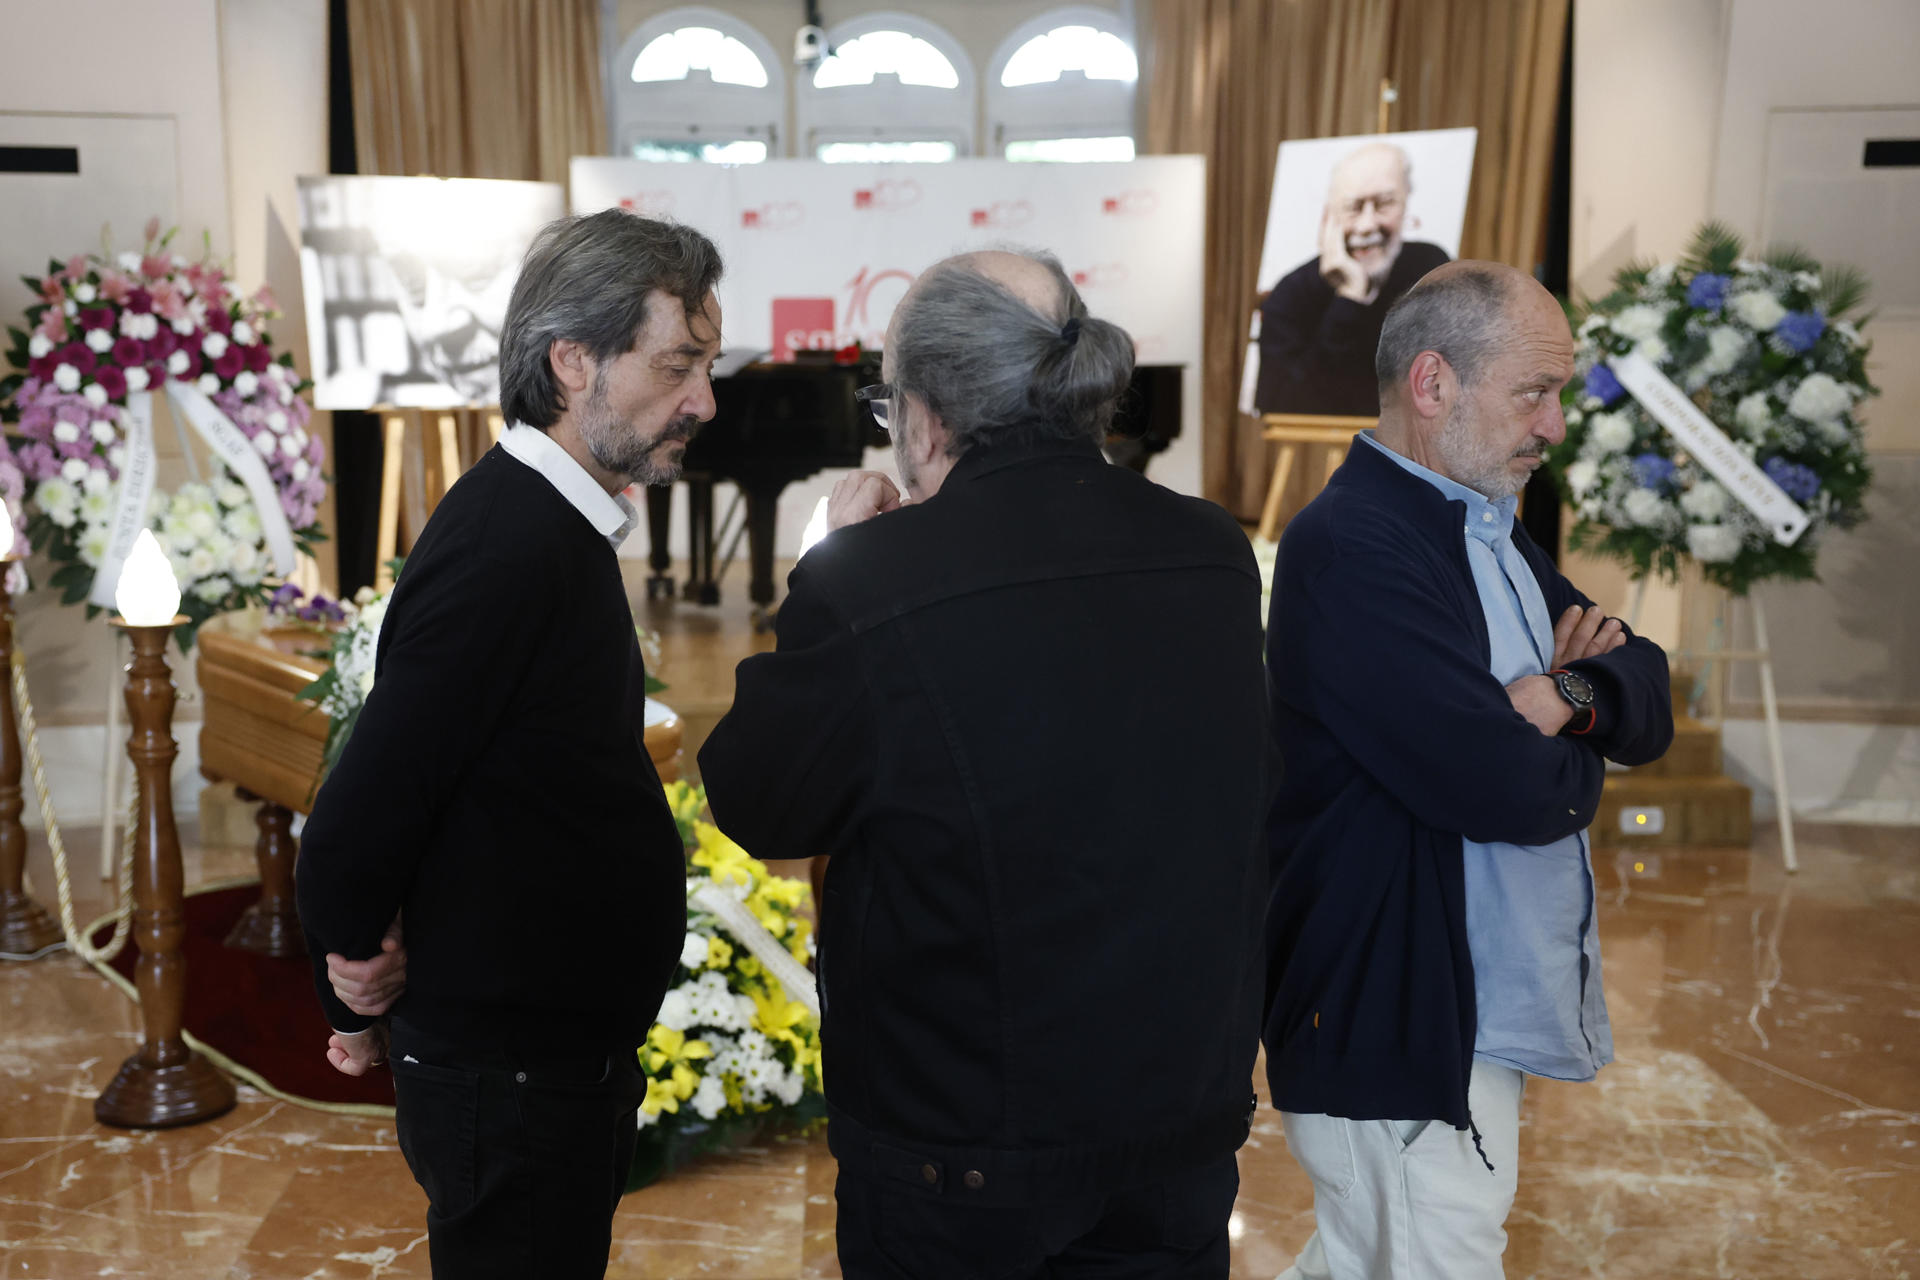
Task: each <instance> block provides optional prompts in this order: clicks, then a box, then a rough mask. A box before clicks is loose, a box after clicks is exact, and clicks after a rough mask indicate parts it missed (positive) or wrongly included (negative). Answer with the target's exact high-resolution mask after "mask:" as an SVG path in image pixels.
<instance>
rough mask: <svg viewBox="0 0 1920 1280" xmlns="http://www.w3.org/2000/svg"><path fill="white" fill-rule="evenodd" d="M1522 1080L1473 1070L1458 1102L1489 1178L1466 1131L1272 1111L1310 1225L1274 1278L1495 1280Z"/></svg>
mask: <svg viewBox="0 0 1920 1280" xmlns="http://www.w3.org/2000/svg"><path fill="white" fill-rule="evenodd" d="M1525 1079H1526V1077H1525V1076H1523V1075H1522V1074H1521V1073H1520V1072H1518V1071H1515V1070H1513V1069H1512V1068H1511V1067H1500V1066H1492V1065H1489V1064H1488V1063H1484V1062H1475V1063H1474V1064H1473V1074H1472V1076H1471V1077H1470V1078H1469V1081H1468V1087H1467V1104H1468V1107H1469V1108H1470V1109H1471V1110H1472V1112H1473V1119H1474V1123H1475V1124H1477V1125H1478V1126H1479V1128H1480V1138H1481V1144H1482V1145H1483V1146H1484V1147H1485V1148H1486V1152H1487V1159H1488V1160H1491V1161H1492V1162H1493V1170H1492V1172H1488V1170H1487V1166H1486V1163H1485V1162H1484V1161H1482V1160H1481V1159H1480V1153H1479V1152H1478V1151H1476V1150H1474V1145H1473V1135H1472V1134H1471V1133H1463V1132H1461V1131H1460V1130H1458V1129H1454V1128H1451V1127H1449V1126H1448V1125H1446V1124H1445V1123H1443V1122H1441V1121H1438V1120H1432V1121H1426V1120H1343V1119H1341V1118H1340V1117H1338V1116H1323V1115H1301V1114H1298V1113H1295V1112H1291V1111H1288V1112H1284V1113H1282V1117H1281V1118H1282V1120H1283V1122H1284V1123H1285V1125H1286V1130H1287V1145H1288V1147H1289V1148H1291V1149H1292V1151H1293V1158H1294V1159H1295V1160H1297V1161H1299V1163H1300V1167H1301V1168H1302V1169H1304V1170H1306V1172H1307V1176H1308V1177H1309V1178H1312V1179H1313V1216H1314V1225H1315V1227H1316V1230H1315V1231H1314V1234H1313V1236H1312V1237H1311V1238H1310V1239H1309V1240H1308V1241H1307V1244H1306V1247H1305V1248H1304V1249H1302V1250H1301V1251H1300V1256H1299V1257H1297V1258H1295V1259H1294V1261H1293V1265H1292V1266H1290V1267H1288V1268H1287V1269H1286V1270H1285V1271H1283V1272H1281V1273H1280V1277H1279V1280H1500V1277H1501V1276H1502V1274H1503V1272H1502V1270H1501V1265H1500V1256H1501V1255H1502V1254H1503V1253H1505V1252H1506V1248H1507V1230H1506V1221H1507V1211H1508V1210H1509V1209H1511V1208H1513V1192H1514V1187H1515V1185H1516V1181H1517V1177H1516V1175H1517V1165H1518V1163H1519V1157H1520V1093H1521V1088H1522V1086H1523V1084H1524V1083H1525Z"/></svg>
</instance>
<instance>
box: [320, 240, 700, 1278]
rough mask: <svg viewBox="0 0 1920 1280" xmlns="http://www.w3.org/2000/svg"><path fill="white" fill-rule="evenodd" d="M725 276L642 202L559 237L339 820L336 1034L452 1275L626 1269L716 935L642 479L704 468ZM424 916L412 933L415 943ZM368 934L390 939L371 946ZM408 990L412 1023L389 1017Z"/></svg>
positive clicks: (324, 812) (406, 1012) (383, 665)
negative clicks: (388, 1118) (645, 565)
mask: <svg viewBox="0 0 1920 1280" xmlns="http://www.w3.org/2000/svg"><path fill="white" fill-rule="evenodd" d="M719 275H720V260H719V256H718V254H717V253H716V252H715V250H714V247H713V245H712V244H711V243H710V242H709V241H708V240H707V239H706V237H704V236H702V235H700V234H699V233H698V232H696V231H693V230H691V229H689V228H686V227H679V226H673V225H669V224H666V223H662V222H655V221H651V220H649V219H645V218H639V217H636V216H634V215H632V214H629V213H625V212H621V211H618V210H615V211H610V212H607V213H600V214H595V215H593V216H591V217H577V218H568V219H563V220H561V221H559V222H556V223H553V224H551V225H550V226H548V227H547V228H546V229H544V230H543V231H542V232H541V233H540V235H539V236H538V237H537V238H536V240H535V241H534V244H533V247H532V248H531V249H530V250H529V251H528V254H527V259H526V262H525V265H524V266H523V268H522V270H521V274H520V278H519V281H518V283H517V284H516V285H515V287H514V291H513V299H512V302H511V303H510V304H509V307H508V312H507V320H506V326H505V331H504V334H503V338H502V342H501V349H500V374H501V377H500V384H501V409H502V411H503V412H504V414H505V416H506V417H507V419H508V421H509V423H510V425H509V427H508V429H507V432H506V434H505V436H504V437H503V438H502V440H501V442H500V445H499V447H497V448H495V449H493V450H492V451H490V452H489V453H488V454H487V455H486V456H485V457H483V458H481V459H480V461H479V462H478V463H477V464H475V466H474V468H473V469H472V470H471V471H469V472H468V473H467V474H466V475H465V476H463V477H462V478H461V479H460V481H459V483H457V484H455V485H454V486H453V488H452V489H451V490H450V491H449V492H448V494H447V496H446V498H445V499H444V500H443V501H442V502H441V504H440V506H439V508H438V509H437V510H436V511H435V512H434V515H433V519H432V520H430V521H429V522H428V524H427V527H426V529H425V530H424V531H423V532H422V533H421V536H420V539H419V541H418V542H417V543H416V544H415V546H414V549H413V552H412V554H411V556H410V557H409V558H408V561H407V567H406V571H405V573H404V574H403V575H402V578H401V581H400V584H399V586H398V587H397V588H396V589H395V591H394V593H393V598H392V601H391V604H390V606H389V608H388V610H387V615H386V618H385V621H384V623H383V624H382V627H381V634H380V641H379V658H378V666H377V672H378V678H377V680H376V682H375V684H374V686H373V690H372V692H371V693H370V694H369V695H368V697H367V701H366V705H365V707H364V708H363V709H362V711H361V713H360V719H359V723H358V725H357V727H356V729H355V731H354V735H353V738H352V740H351V741H350V742H349V743H348V744H347V748H346V751H345V753H344V754H343V755H342V756H341V758H340V761H339V763H338V765H336V766H335V768H334V770H333V772H332V773H331V774H330V775H329V777H328V778H327V781H326V784H325V785H324V786H323V787H322V788H321V790H320V794H319V796H318V798H317V800H316V802H315V805H314V810H313V815H312V817H311V818H310V819H309V820H308V822H307V826H306V831H305V836H304V840H303V843H302V848H301V855H300V862H299V870H298V887H299V903H300V918H301V922H302V924H303V925H304V927H305V929H306V932H307V941H308V948H309V950H310V951H311V953H312V955H313V957H314V965H315V977H316V982H317V986H318V988H319V992H320V1000H321V1003H322V1004H323V1005H324V1006H325V1008H326V1011H327V1016H328V1018H329V1020H330V1021H331V1023H332V1025H333V1027H334V1029H335V1035H334V1036H333V1038H332V1040H331V1041H330V1042H329V1046H328V1056H329V1057H330V1058H331V1059H332V1061H333V1063H334V1065H335V1066H336V1067H338V1068H339V1069H340V1070H342V1071H344V1072H346V1073H348V1074H350V1075H359V1074H361V1073H362V1072H364V1071H366V1070H367V1069H368V1068H369V1067H370V1066H373V1065H375V1064H377V1063H379V1062H380V1061H382V1060H383V1059H384V1058H385V1057H386V1056H387V1055H388V1054H389V1053H390V1054H391V1060H392V1067H393V1073H394V1094H395V1101H396V1105H397V1107H398V1112H399V1115H398V1132H399V1140H400V1148H401V1150H402V1151H403V1152H404V1153H405V1155H406V1158H407V1163H408V1165H409V1166H410V1167H411V1168H412V1170H413V1174H414V1177H415V1178H416V1179H418V1180H419V1183H420V1185H421V1187H422V1188H423V1189H424V1190H425V1191H426V1193H427V1198H428V1201H429V1207H428V1210H427V1230H428V1238H429V1245H430V1248H431V1251H432V1258H433V1269H434V1274H435V1275H436V1276H457V1277H461V1278H462V1280H465V1278H466V1277H479V1276H501V1277H516V1278H524V1277H530V1276H541V1277H579V1276H600V1275H602V1274H604V1272H605V1270H606V1265H607V1254H608V1248H609V1244H610V1241H611V1232H612V1221H613V1210H614V1207H615V1206H616V1205H617V1204H618V1202H619V1197H620V1193H621V1191H622V1190H623V1189H624V1187H625V1185H626V1177H627V1166H628V1165H629V1164H630V1163H631V1161H632V1156H633V1147H634V1142H635V1136H636V1127H635V1111H636V1110H637V1108H638V1106H639V1103H640V1100H641V1098H642V1096H643V1095H644V1091H645V1087H644V1081H643V1079H642V1077H641V1075H640V1071H639V1064H638V1061H637V1059H636V1057H635V1050H636V1048H637V1046H638V1045H639V1044H640V1043H641V1042H642V1041H643V1040H644V1039H645V1038H646V1034H647V1029H648V1027H649V1025H650V1024H651V1023H652V1021H653V1016H654V1013H655V1012H656V1010H657V1009H658V1008H659V1005H660V999H661V996H662V995H663V994H664V993H665V991H666V987H667V984H668V982H669V981H670V979H671V978H672V975H673V969H674V965H675V963H676V962H677V959H678V957H679V953H680V946H681V942H682V939H683V936H684V934H685V930H686V915H685V912H686V901H685V879H684V876H685V864H684V861H683V854H682V848H681V844H680V839H679V836H678V834H677V832H676V829H675V826H674V822H673V817H672V814H671V813H670V812H669V811H668V809H667V804H666V797H665V795H664V794H663V792H662V790H661V786H660V779H659V776H658V775H657V774H656V773H655V771H654V768H653V765H652V763H651V761H650V759H649V758H648V755H647V752H646V750H645V747H644V744H643V742H642V731H643V719H644V705H645V694H644V672H643V670H642V667H641V658H640V651H639V647H638V645H637V644H636V642H635V637H634V629H633V616H632V613H631V611H630V609H629V606H628V603H627V597H626V591H625V588H624V586H623V584H622V581H621V577H620V569H619V564H618V562H617V559H616V556H615V548H616V547H617V546H618V545H619V543H620V542H621V541H622V540H623V539H624V538H625V537H626V535H627V533H628V532H629V531H631V529H632V528H633V525H634V523H635V516H634V512H633V508H632V507H631V506H630V505H629V504H628V503H627V501H626V500H625V499H624V498H623V497H621V496H620V491H621V490H622V489H624V488H625V487H626V486H627V485H628V484H629V483H631V482H634V481H641V482H647V483H664V482H666V481H669V480H671V479H673V477H674V476H675V475H677V474H678V472H679V469H680V459H681V455H682V454H683V452H684V449H685V443H686V441H687V440H688V439H689V438H690V437H691V436H692V434H693V433H694V431H695V430H696V429H697V427H698V424H699V423H700V422H702V421H704V420H706V419H707V418H710V417H711V416H712V415H713V411H714V402H713V390H712V387H711V385H710V382H709V375H710V372H711V366H712V360H713V358H714V357H715V356H716V355H717V354H718V353H719V336H720V335H719V331H720V315H719V305H718V303H717V302H716V300H715V298H714V294H713V287H714V284H715V282H716V281H717V280H718V278H719ZM403 911H404V918H405V922H406V950H405V951H404V952H401V951H397V950H389V951H387V952H385V953H383V952H382V939H383V935H385V934H387V933H388V931H389V926H390V922H395V923H397V917H398V916H400V915H401V914H402V912H403ZM368 957H384V958H382V959H377V960H376V961H375V962H374V964H373V965H372V966H366V965H362V966H359V967H358V968H354V967H352V966H353V963H354V962H358V961H363V960H365V959H366V958H368ZM403 962H404V964H405V972H404V991H403V993H402V994H399V996H398V999H397V1001H396V1000H394V999H393V990H394V988H395V986H396V985H398V982H399V978H400V974H399V969H400V966H401V965H402V963H403ZM329 963H331V964H332V966H333V968H334V970H335V974H336V978H335V979H334V980H330V977H329V968H328V966H329ZM342 966H348V968H347V969H346V970H345V972H350V973H354V974H356V975H358V976H361V977H365V976H366V975H367V970H368V969H369V968H371V969H373V970H375V971H376V972H377V976H378V977H379V978H380V979H381V981H379V982H376V983H375V984H374V985H375V986H377V987H378V988H379V994H378V995H377V996H372V997H369V996H366V995H364V994H362V995H357V996H355V995H354V994H353V993H354V992H356V991H364V989H363V988H361V987H357V986H356V985H355V984H354V983H353V982H350V981H344V980H343V981H342V985H341V987H340V988H339V990H345V991H347V992H348V993H349V995H350V996H353V1005H354V1006H357V1009H358V1011H356V1008H355V1007H350V1006H349V1004H348V1003H346V1002H344V1001H343V1000H342V998H341V996H340V994H339V990H337V989H336V987H335V980H339V979H338V974H339V973H340V972H342V971H343V970H342ZM389 1005H390V1006H391V1014H390V1018H391V1023H390V1026H389V1023H388V1022H387V1020H386V1019H385V1018H378V1019H376V1018H375V1017H373V1016H370V1015H372V1014H375V1013H382V1012H384V1011H385V1010H386V1009H387V1008H388V1006H389ZM389 1034H390V1035H391V1046H390V1048H389V1046H388V1043H387V1041H388V1037H389Z"/></svg>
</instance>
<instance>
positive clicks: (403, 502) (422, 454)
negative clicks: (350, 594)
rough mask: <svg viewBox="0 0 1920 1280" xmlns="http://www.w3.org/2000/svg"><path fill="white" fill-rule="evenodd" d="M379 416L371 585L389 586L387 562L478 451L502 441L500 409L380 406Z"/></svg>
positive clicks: (390, 577)
mask: <svg viewBox="0 0 1920 1280" xmlns="http://www.w3.org/2000/svg"><path fill="white" fill-rule="evenodd" d="M375 412H377V413H378V414H379V415H380V434H381V454H380V531H379V536H378V538H377V540H376V542H375V544H374V546H375V550H374V587H375V589H377V590H380V591H385V590H387V589H389V588H390V587H392V586H393V569H392V568H391V565H392V563H393V561H394V559H395V558H396V557H397V556H399V554H400V552H401V550H402V544H401V533H402V528H403V521H402V517H403V515H404V517H405V519H404V529H405V535H406V545H407V546H411V545H412V544H413V540H414V539H415V538H417V537H419V536H420V531H421V530H422V529H424V528H425V527H426V524H427V517H429V516H431V515H432V514H433V509H434V508H435V507H437V506H439V505H440V499H442V498H444V497H445V496H446V494H447V490H448V489H451V488H452V487H453V482H454V481H455V480H458V479H459V478H460V474H461V473H462V472H463V471H465V470H466V469H467V468H468V467H470V466H472V465H473V463H474V462H475V461H477V460H478V459H479V457H480V455H481V454H483V453H485V452H486V451H487V450H488V449H490V448H492V447H493V446H494V445H495V444H498V443H499V441H500V437H501V435H502V434H503V433H504V432H505V430H506V423H505V421H504V420H503V419H502V418H501V416H500V411H499V410H498V409H494V408H481V409H378V410H375Z"/></svg>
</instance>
